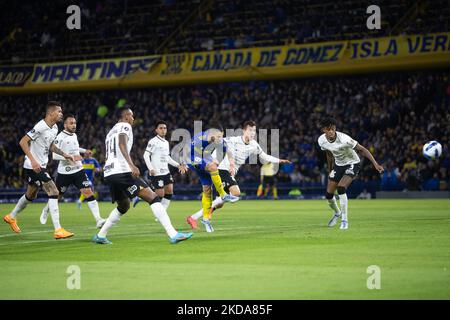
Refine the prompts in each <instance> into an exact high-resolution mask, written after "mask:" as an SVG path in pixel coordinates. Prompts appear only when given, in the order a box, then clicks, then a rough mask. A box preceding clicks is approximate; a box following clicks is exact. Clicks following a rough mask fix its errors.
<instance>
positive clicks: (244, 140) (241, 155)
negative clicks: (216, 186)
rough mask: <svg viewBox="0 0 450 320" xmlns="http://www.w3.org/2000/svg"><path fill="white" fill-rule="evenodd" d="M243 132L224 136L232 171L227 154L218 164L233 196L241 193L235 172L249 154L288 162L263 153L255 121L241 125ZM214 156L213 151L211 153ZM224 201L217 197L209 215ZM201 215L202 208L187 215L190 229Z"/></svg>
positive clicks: (208, 228)
mask: <svg viewBox="0 0 450 320" xmlns="http://www.w3.org/2000/svg"><path fill="white" fill-rule="evenodd" d="M242 129H243V133H242V135H241V136H237V137H230V138H225V139H224V140H225V142H226V144H227V148H228V149H229V150H231V153H232V154H233V157H234V162H235V167H234V171H231V165H230V161H229V159H228V155H225V157H224V158H223V160H222V161H221V162H220V164H219V167H218V169H219V176H220V178H221V179H222V181H223V185H224V190H225V192H229V193H230V194H231V195H233V196H235V197H239V196H240V195H241V190H240V189H239V185H238V183H237V181H236V179H235V177H234V176H235V174H236V172H237V171H238V170H239V167H240V166H241V165H243V164H244V163H245V161H246V160H247V159H248V158H249V157H250V156H251V155H258V156H259V158H260V159H261V160H263V161H267V162H271V163H290V161H289V160H285V159H278V158H276V157H273V156H270V155H268V154H267V153H265V152H264V151H263V150H262V148H261V146H260V145H259V143H258V142H256V140H255V138H256V123H255V122H254V121H246V122H244V125H243V126H242ZM213 156H214V153H213ZM223 205H224V201H223V199H222V198H221V197H217V198H216V199H215V200H214V201H213V203H212V206H211V209H210V215H211V214H212V213H213V212H214V211H215V210H217V209H220V208H222V207H223ZM202 216H203V209H202V210H199V211H197V212H196V213H194V214H193V215H191V216H189V217H187V223H188V224H189V225H190V226H191V228H192V229H197V228H198V224H197V220H198V219H200V217H202ZM205 227H206V231H207V232H214V228H213V227H212V225H211V223H209V224H207V225H205Z"/></svg>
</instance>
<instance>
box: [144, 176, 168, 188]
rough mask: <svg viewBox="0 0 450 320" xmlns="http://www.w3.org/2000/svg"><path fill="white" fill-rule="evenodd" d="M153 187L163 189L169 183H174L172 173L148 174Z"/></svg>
mask: <svg viewBox="0 0 450 320" xmlns="http://www.w3.org/2000/svg"><path fill="white" fill-rule="evenodd" d="M148 179H149V181H150V184H151V187H152V189H154V190H156V189H162V188H164V187H165V186H167V185H168V184H172V183H173V177H172V175H171V174H170V173H168V174H165V175H162V176H148Z"/></svg>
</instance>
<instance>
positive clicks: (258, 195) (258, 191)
mask: <svg viewBox="0 0 450 320" xmlns="http://www.w3.org/2000/svg"><path fill="white" fill-rule="evenodd" d="M262 194H263V185H262V184H260V185H259V186H258V190H257V191H256V196H257V197H261V196H262Z"/></svg>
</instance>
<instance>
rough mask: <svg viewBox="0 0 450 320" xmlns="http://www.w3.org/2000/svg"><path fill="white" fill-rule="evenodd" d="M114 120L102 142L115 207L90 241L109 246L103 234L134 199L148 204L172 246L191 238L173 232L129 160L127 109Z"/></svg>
mask: <svg viewBox="0 0 450 320" xmlns="http://www.w3.org/2000/svg"><path fill="white" fill-rule="evenodd" d="M117 118H118V122H117V123H116V125H115V126H114V127H113V128H112V129H111V130H110V131H109V133H108V135H107V136H106V139H105V144H106V161H105V166H104V168H103V172H104V177H105V182H106V183H107V184H109V188H110V192H111V198H112V202H113V203H114V202H117V208H115V209H114V210H113V211H112V212H111V213H110V215H109V217H108V219H106V222H105V224H104V225H103V227H102V228H101V229H100V232H99V233H98V234H96V235H95V236H94V237H93V238H92V241H93V242H95V243H98V244H112V242H111V241H109V240H108V239H107V238H106V235H107V233H108V231H109V229H111V227H112V226H114V225H115V224H116V223H117V222H118V221H119V220H120V217H121V216H122V215H124V214H125V213H126V212H127V211H128V210H129V209H130V199H133V198H134V197H136V196H138V197H140V198H141V199H142V200H144V201H146V202H147V203H148V204H149V205H150V208H151V210H152V211H153V214H154V216H155V218H157V219H158V221H159V222H160V223H161V225H162V226H163V227H164V229H165V230H166V232H167V235H168V236H169V241H170V243H173V244H175V243H178V242H180V241H183V240H187V239H189V238H191V237H192V235H193V234H192V233H182V232H178V231H177V230H175V228H174V227H173V226H172V223H171V221H170V218H169V216H168V215H167V211H166V209H164V207H163V205H162V204H161V198H160V197H158V195H157V194H156V193H155V192H153V191H152V190H151V189H150V188H149V186H148V185H147V183H146V182H145V181H144V180H142V179H141V178H140V177H139V174H140V172H139V169H138V168H137V167H136V166H135V165H134V164H133V161H132V160H131V157H130V151H131V148H132V146H133V131H132V128H131V125H132V124H133V123H134V117H133V112H132V111H131V109H130V108H128V107H123V108H121V109H118V114H117Z"/></svg>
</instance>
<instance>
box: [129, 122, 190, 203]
mask: <svg viewBox="0 0 450 320" xmlns="http://www.w3.org/2000/svg"><path fill="white" fill-rule="evenodd" d="M155 132H156V136H155V137H153V138H152V139H150V140H149V141H148V144H147V148H146V149H145V152H144V160H145V164H146V165H147V169H148V180H149V181H150V184H151V187H152V189H153V190H155V192H156V194H157V195H158V196H159V197H160V198H161V203H162V205H163V206H164V208H165V209H166V210H167V209H168V208H169V205H170V201H171V199H172V196H173V177H172V175H171V174H170V171H169V164H170V165H171V166H174V167H177V168H178V171H179V172H180V173H181V174H184V173H186V171H187V167H186V165H184V164H179V163H178V162H176V161H175V160H173V159H172V157H171V156H170V147H169V141H167V140H166V134H167V124H166V122H164V121H161V120H160V121H158V122H157V123H156V125H155ZM138 199H139V197H136V198H135V199H134V200H133V207H134V206H136V204H137V203H138V201H139V200H138Z"/></svg>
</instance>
